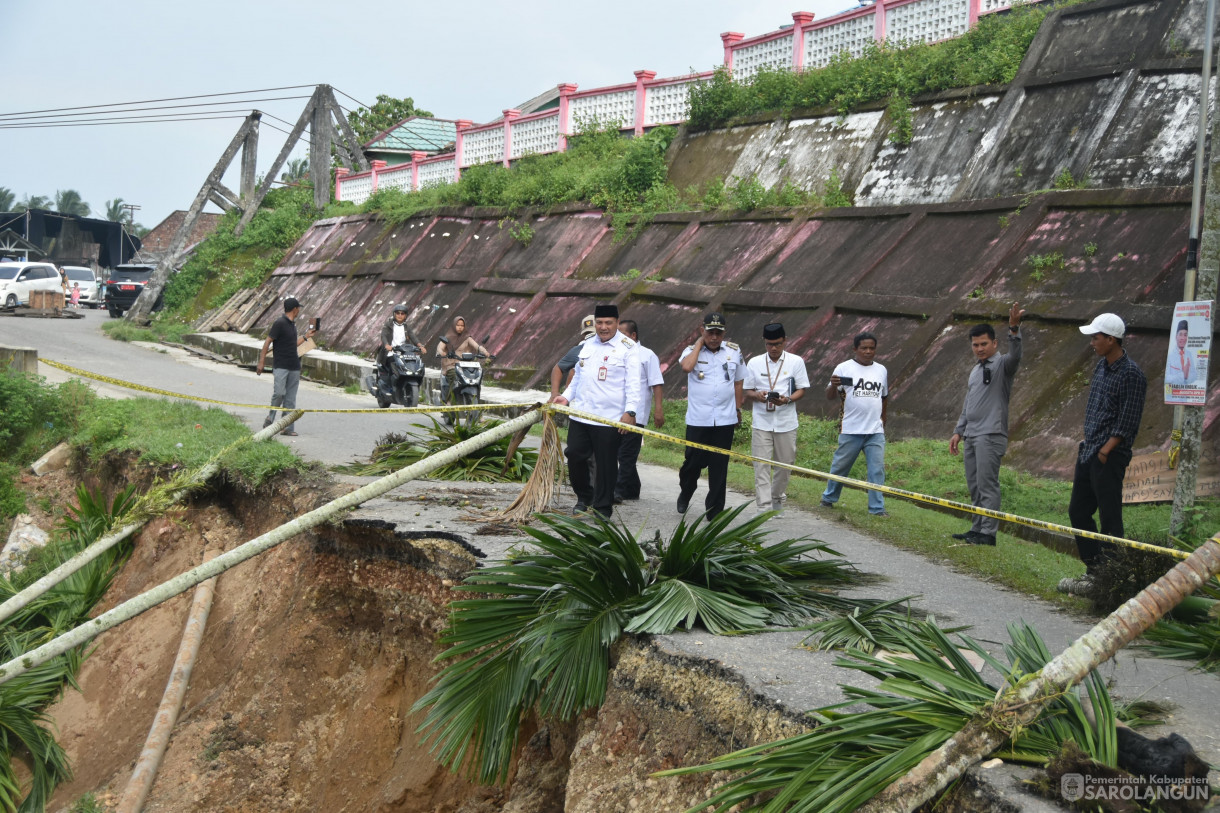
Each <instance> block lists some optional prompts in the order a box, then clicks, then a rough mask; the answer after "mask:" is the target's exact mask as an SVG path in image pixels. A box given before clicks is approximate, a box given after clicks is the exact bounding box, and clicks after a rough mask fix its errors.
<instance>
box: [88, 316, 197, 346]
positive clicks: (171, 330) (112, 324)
mask: <svg viewBox="0 0 1220 813" xmlns="http://www.w3.org/2000/svg"><path fill="white" fill-rule="evenodd" d="M102 331H103V332H105V334H106V335H107V336H109V337H110V338H112V339H114V340H115V341H120V342H160V341H168V342H175V343H178V344H181V343H182V337H183V336H185V335H186V334H188V333H194V332H195V329H194V328H193V327H191V325H190V323H189V322H186V321H184V320H183V319H182V318H181V317H180V316H178V315H177V314H173V313H167V312H164V311H163V312H161V313H158V314H157V315H156V316H154V317H153V320H152V323H151V324H150V325H149V326H148V327H138V326H136V325H133V324H132V323H131V322H128V321H127V320H126V319H112V320H111V321H109V322H106V323H105V324H104V325H102Z"/></svg>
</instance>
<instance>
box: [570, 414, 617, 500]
mask: <svg viewBox="0 0 1220 813" xmlns="http://www.w3.org/2000/svg"><path fill="white" fill-rule="evenodd" d="M621 437H622V436H621V435H620V434H619V433H618V430H617V429H615V428H614V427H613V426H594V425H593V424H588V423H581V422H580V421H570V422H569V423H568V449H567V451H566V452H564V454H565V455H566V456H567V458H568V477H569V478H570V479H571V481H572V490H573V491H575V492H576V499H577V501H578V502H582V503H584V504H585V505H587V506H589V507H590V508H592V509H593V510H594V511H596V512H597V513H599V514H601V515H602V516H603V517H607V518H609V516H610V514H611V513H613V511H614V485H615V483H616V482H617V481H618V446H619V438H621ZM589 458H593V462H594V463H595V464H596V466H597V474H596V476H595V477H590V472H589Z"/></svg>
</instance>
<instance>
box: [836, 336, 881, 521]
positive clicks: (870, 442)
mask: <svg viewBox="0 0 1220 813" xmlns="http://www.w3.org/2000/svg"><path fill="white" fill-rule="evenodd" d="M853 344H854V345H855V348H856V357H855V358H854V359H851V360H850V361H845V362H843V363H842V364H840V365H839V366H838V367H835V369H834V374H833V375H832V376H831V377H830V383H829V384H828V385H827V386H826V399H827V400H828V401H833V400H834V399H835V398H842V399H843V419H842V423H841V424H840V427H839V448H838V449H837V450H835V454H834V459H833V460H832V461H831V463H830V473H831V474H838V475H841V476H847V474H848V473H850V472H851V467H852V466H853V465H855V462H856V458H857V457H859V456H860V452H862V451H863V452H864V460H865V462H866V463H867V464H868V482H870V483H876V484H877V485H885V406H886V399H888V398H889V395H890V390H889V377H888V374H887V373H886V370H885V368H884V367H882V366H881V365H880V364H878V363H877V362H876V361H874V360H873V359H874V358H876V356H877V337H876V336H874V335H873V334H871V333H860V334H858V335H857V336H856V338H855V339H854V340H853ZM842 490H843V485H842V484H841V483H836V482H834V481H833V480H832V481H831V482H829V483H827V484H826V490H825V491H824V492H822V505H824V506H826V507H827V508H832V507H834V504H835V503H836V502H838V501H839V493H840V492H841V491H842ZM868 512H869V513H870V514H873V515H874V516H879V517H888V516H889V514H887V513H886V512H885V498H884V497H883V496H881V493H880V492H878V491H870V492H868Z"/></svg>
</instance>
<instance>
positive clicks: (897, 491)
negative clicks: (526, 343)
mask: <svg viewBox="0 0 1220 813" xmlns="http://www.w3.org/2000/svg"><path fill="white" fill-rule="evenodd" d="M39 361H40V362H42V363H43V364H46V365H48V366H51V367H54V368H56V369H58V370H63V371H64V372H66V373H71V374H72V375H77V376H81V377H83V378H89V379H92V380H94V381H101V382H104V383H106V384H112V385H114V386H116V387H123V388H125V389H129V390H136V391H138V392H147V393H151V394H153V395H162V396H165V397H167V398H181V399H183V400H186V401H199V402H202V403H205V404H216V405H217V406H227V407H238V408H242V409H272V408H273V407H271V406H270V405H268V404H239V403H234V402H232V401H219V400H216V399H214V398H203V397H201V396H198V395H184V394H182V393H179V392H172V391H170V390H163V389H158V388H157V387H148V386H144V385H143V384H133V383H131V382H130V381H124V380H122V379H119V378H114V377H112V376H106V375H99V374H98V373H91V372H88V371H86V370H81V369H79V368H76V367H71V366H69V365H67V364H62V363H60V362H58V361H51V360H50V359H45V358H39ZM529 406H531V405H529V404H459V405H455V406H427V407H392V408H386V409H299V408H298V409H299V411H301V412H309V413H329V414H360V413H377V414H381V415H387V414H418V413H429V412H432V413H436V412H465V411H472V410H494V409H511V408H522V407H529ZM533 406H534V407H537V406H540V405H537V404H535V405H533ZM542 408H543V409H544V410H546V411H549V412H555V413H560V414H563V415H569V416H571V417H575V418H580V419H582V420H585V421H590V422H592V423H599V424H604V425H606V426H612V427H614V428H616V429H622V430H626V431H628V432H635V433H637V434H640V435H644V436H645V437H650V438H656V439H657V440H661V441H664V442H666V443H672V444H675V445H677V446H686V447H689V448H692V449H702V450H703V451H707V452H713V453H715V454H723V455H728V456H729V457H730V458H736V459H737V460H742V461H748V462H750V463H762V464H764V465H769V466H775V467H777V468H782V469H787V470H789V471H791V472H795V473H796V474H800V475H804V476H806V477H812V478H814V479H817V480H833V481H834V482H836V483H842V484H843V485H845V486H848V487H850V488H856V489H860V490H866V491H877V492H880V493H882V494H888V495H889V496H891V497H899V498H901V499H904V500H908V501H910V502H914V503H925V504H928V505H937V506H940V507H942V508H950V509H952V510H955V511H959V512H961V513H963V514H977V515H979V516H984V517H993V518H995V519H1002V520H1004V521H1005V522H1011V523H1014V524H1017V525H1025V526H1027V527H1030V528H1038V529H1040V530H1044V531H1052V532H1055V533H1061V534H1069V535H1074V536H1081V537H1085V538H1086V539H1096V540H1098V541H1101V542H1110V543H1112V544H1115V545H1122V546H1124V547H1128V548H1132V549H1135V550H1143V551H1149V552H1151V553H1159V554H1163V555H1165V556H1172V557H1174V558H1175V559H1185V558H1187V557H1188V556H1189V555H1190V554H1189V553H1187V552H1185V551H1180V550H1176V549H1174V548H1164V547H1160V546H1158V545H1149V544H1147V543H1146V542H1137V541H1135V540H1134V539H1123V538H1122V537H1118V536H1108V535H1106V534H1099V533H1095V532H1093V531H1083V530H1080V529H1077V528H1072V527H1069V526H1067V525H1058V524H1056V523H1054V522H1046V521H1045V520H1040V519H1032V518H1030V517H1022V516H1019V515H1017V514H1008V513H1005V512H1002V511H992V510H991V509H989V508H979V507H978V506H975V505H969V504H967V503H962V502H956V501H955V500H946V499H944V498H942V497H933V496H931V495H928V494H920V493H919V492H917V491H907V490H906V489H902V488H894V487H893V486H884V485H878V484H876V483H869V482H867V481H865V480H856V479H854V478H851V477H843V476H841V475H837V474H830V473H829V472H824V471H817V470H816V469H808V468H805V467H803V466H797V465H794V464H791V463H779V462H777V461H775V460H768V459H766V458H762V457H755V456H753V455H750V454H746V453H744V452H737V451H733V450H732V449H722V448H720V447H719V446H709V445H707V444H704V443H696V442H694V441H691V440H686V439H685V438H679V437H675V436H673V435H666V434H664V433H663V432H657V431H654V430H652V429H647V428H645V427H642V426H634V425H631V424H626V423H620V422H619V421H614V420H609V419H607V418H602V417H600V416H598V415H592V414H590V413H587V412H581V411H578V410H575V409H572V408H571V407H568V406H560V405H559V404H547V405H545V406H542ZM275 409H283V407H275Z"/></svg>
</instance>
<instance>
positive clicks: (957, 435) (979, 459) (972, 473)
mask: <svg viewBox="0 0 1220 813" xmlns="http://www.w3.org/2000/svg"><path fill="white" fill-rule="evenodd" d="M1024 315H1025V311H1023V310H1022V309H1021V306H1020V304H1018V303H1016V302H1014V303H1013V304H1012V307H1011V308H1010V309H1009V311H1008V352H1007V353H1000V352H999V350H1000V345H999V342H997V341H996V338H995V330H994V329H993V328H992V327H991V325H985V324H984V325H975V326H974V327H972V328H971V329H970V350H971V352H973V353H974V357H975V358H976V359H978V363H977V364H975V365H974V367H973V368H971V370H970V377H969V378H967V379H966V400H965V402H964V403H963V404H962V414H961V416H960V417H959V418H958V419H957V426H955V427H954V428H953V437H951V438H949V451H950V452H952V453H953V454H957V453H958V449H959V448H960V449H961V451H962V459H963V460H964V461H965V464H966V485H968V486H969V487H970V501H971V503H972V504H973V505H975V506H976V507H979V508H987V509H990V510H992V511H999V510H1000V461H1001V460H1003V459H1004V453H1005V452H1007V451H1008V399H1009V398H1010V397H1011V396H1012V380H1013V377H1014V376H1016V374H1017V367H1018V366H1020V364H1021V317H1022V316H1024ZM999 527H1000V521H999V520H998V519H996V518H995V517H985V516H982V515H980V514H975V515H973V519H972V521H971V525H970V530H968V531H965V532H963V533H958V534H953V538H954V539H961V540H963V541H965V542H969V543H970V544H971V545H994V544H995V537H996V531H998V530H999Z"/></svg>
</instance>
